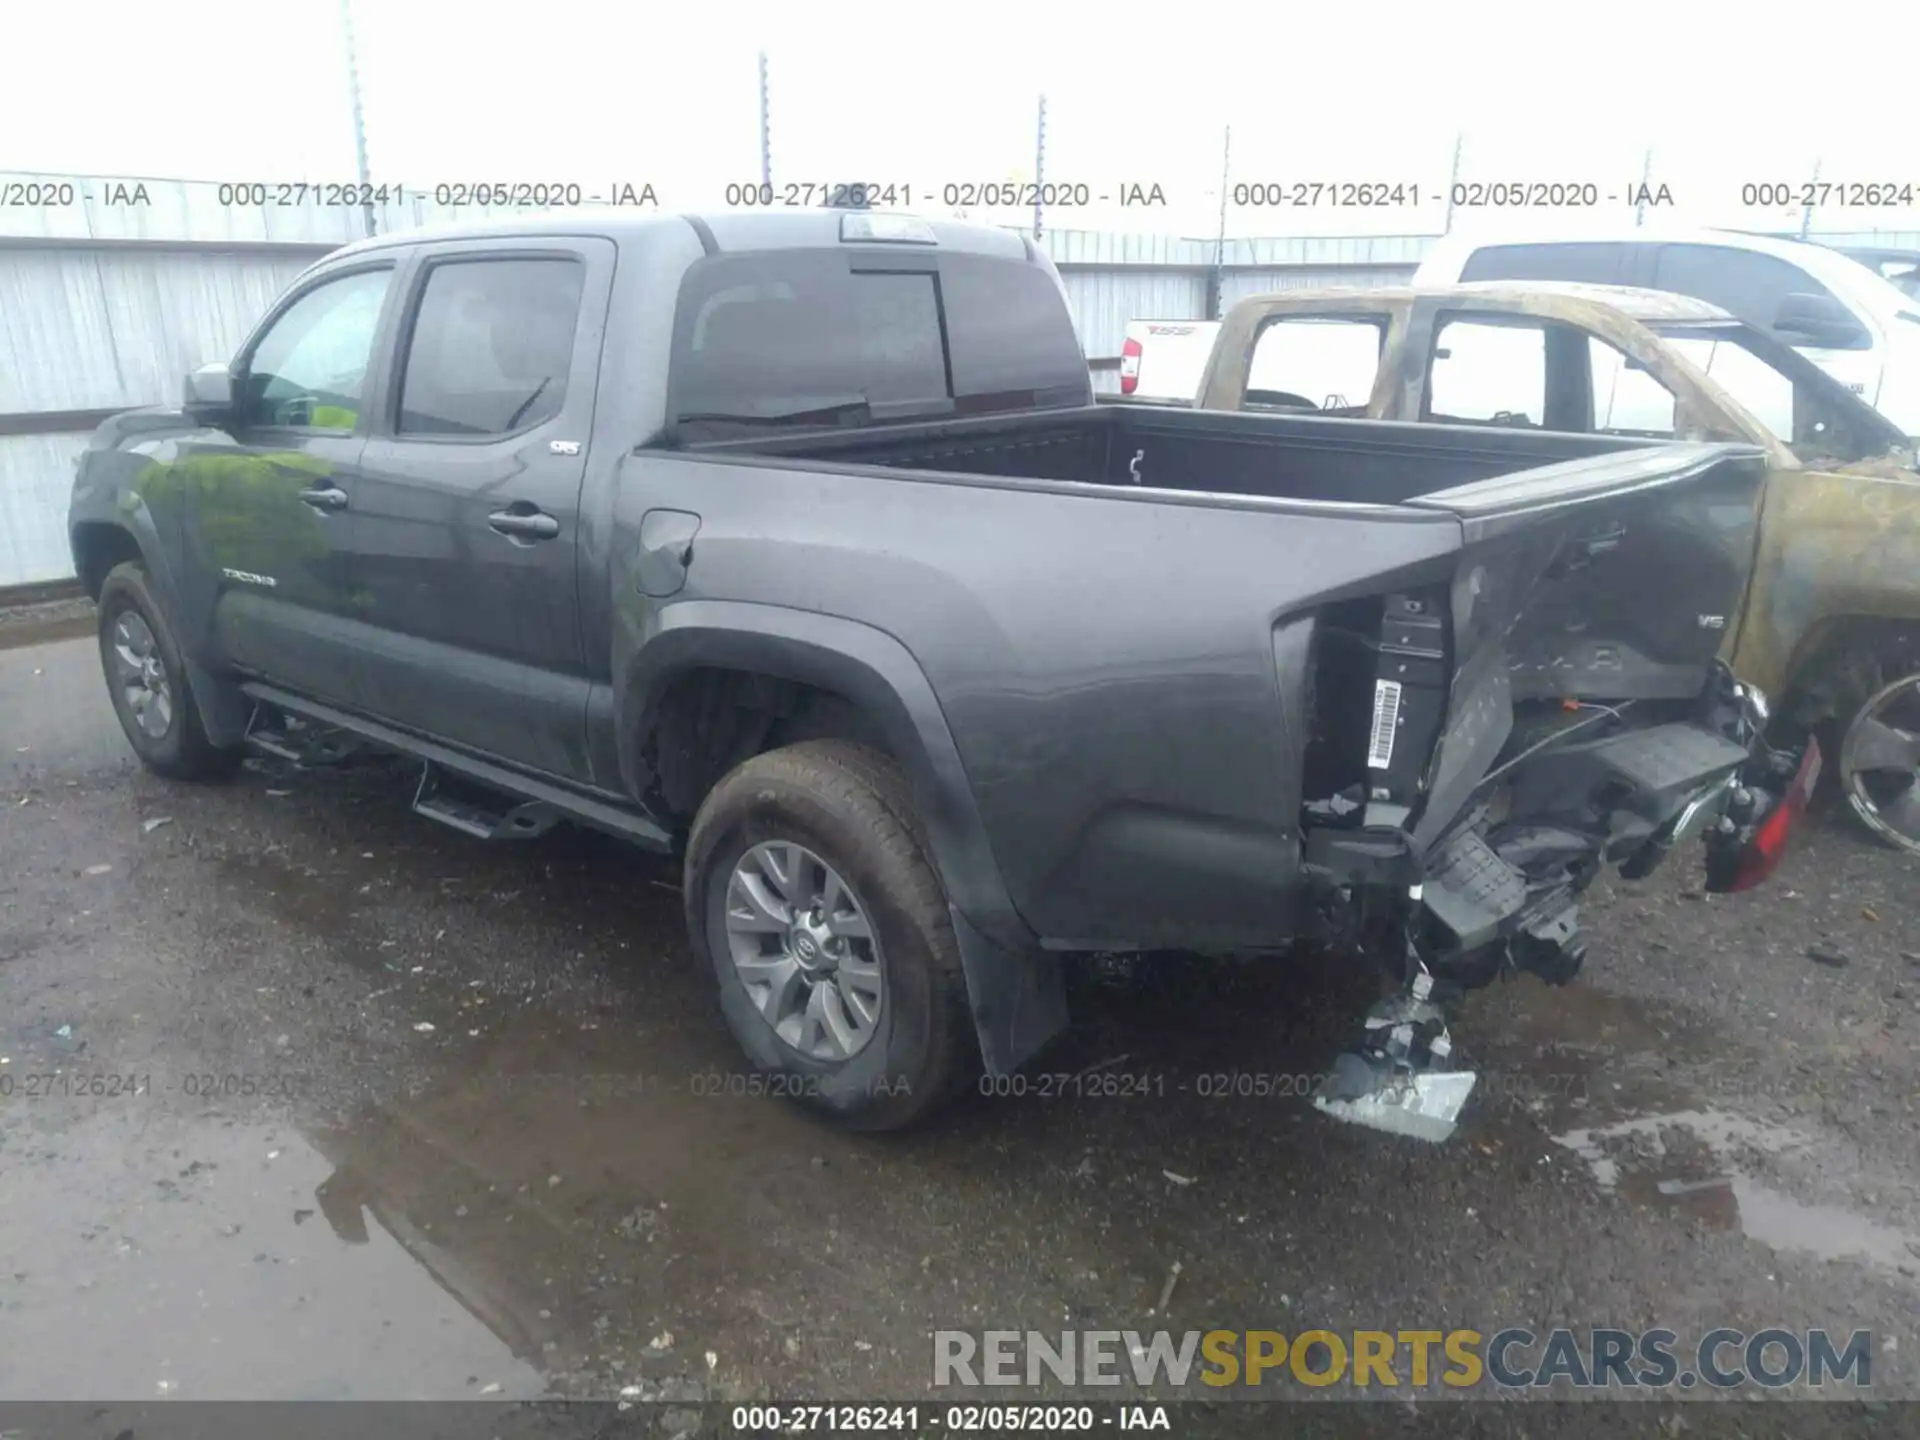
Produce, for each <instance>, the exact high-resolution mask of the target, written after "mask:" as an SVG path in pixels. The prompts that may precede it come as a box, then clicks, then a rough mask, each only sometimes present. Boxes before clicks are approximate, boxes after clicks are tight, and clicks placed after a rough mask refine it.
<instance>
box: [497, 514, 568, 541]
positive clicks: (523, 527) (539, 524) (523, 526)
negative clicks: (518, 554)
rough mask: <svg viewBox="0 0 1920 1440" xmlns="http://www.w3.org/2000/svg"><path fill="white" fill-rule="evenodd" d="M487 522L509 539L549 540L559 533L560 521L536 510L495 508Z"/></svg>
mask: <svg viewBox="0 0 1920 1440" xmlns="http://www.w3.org/2000/svg"><path fill="white" fill-rule="evenodd" d="M487 524H488V525H490V526H491V527H492V528H493V529H495V530H497V531H498V532H499V533H500V534H502V535H505V536H506V537H507V538H508V539H510V540H551V539H553V537H554V536H556V535H558V534H559V533H560V522H559V521H558V520H556V519H554V518H553V516H551V515H544V514H542V513H541V512H540V511H538V510H534V511H519V510H496V511H494V512H493V514H491V515H489V516H488V517H487Z"/></svg>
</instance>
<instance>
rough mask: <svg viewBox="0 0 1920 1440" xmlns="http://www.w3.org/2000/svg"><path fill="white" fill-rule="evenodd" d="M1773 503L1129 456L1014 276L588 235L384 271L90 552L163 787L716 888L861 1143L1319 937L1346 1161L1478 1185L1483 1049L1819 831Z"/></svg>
mask: <svg viewBox="0 0 1920 1440" xmlns="http://www.w3.org/2000/svg"><path fill="white" fill-rule="evenodd" d="M1765 476H1766V460H1765V457H1764V456H1763V455H1762V453H1761V452H1760V451H1759V450H1758V449H1757V448H1755V447H1753V446H1748V445H1737V444H1679V445H1675V444H1662V445H1655V444H1648V443H1644V442H1640V441H1636V440H1631V439H1620V438H1613V437H1604V436H1573V435H1558V434H1548V433H1520V432H1510V433H1509V432H1501V433H1494V432H1489V431H1485V430H1474V431H1456V430H1451V429H1446V428H1441V427H1430V426H1418V425H1395V424H1383V423H1377V422H1368V421H1351V422H1349V421H1334V420H1325V419H1318V418H1315V419H1300V418H1294V417H1289V416H1278V415H1274V416H1269V415H1251V414H1237V415H1230V414H1208V413H1203V412H1199V411H1175V410H1161V409H1153V408H1147V407H1138V408H1135V407H1129V406H1112V405H1098V406H1096V405H1095V404H1094V403H1093V400H1092V395H1091V393H1090V384H1089V377H1088V372H1087V368H1086V364H1085V360H1084V357H1083V354H1082V352H1081V349H1080V346H1079V344H1078V341H1077V339H1076V336H1075V332H1074V328H1073V323H1072V320H1071V318H1070V315H1069V313H1068V310H1067V306H1066V303H1065V299H1064V295H1063V292H1062V290H1061V287H1060V283H1059V279H1058V277H1057V275H1056V274H1055V272H1054V270H1053V268H1052V266H1051V265H1050V264H1049V263H1048V261H1047V260H1046V259H1045V257H1044V256H1043V255H1041V254H1040V253H1039V252H1038V251H1037V250H1036V249H1035V247H1034V246H1033V245H1032V244H1031V243H1030V242H1029V241H1028V240H1026V239H1025V238H1024V237H1022V236H1020V235H1018V234H1015V233H1011V232H1006V231H1000V230H993V229H987V228H982V227H977V226H968V225H962V224H952V223H945V222H937V221H922V220H918V219H914V218H911V217H905V216H893V215H885V214H878V213H874V212H867V211H846V212H842V211H833V210H825V211H814V212H791V213H786V214H765V213H761V214H752V213H748V214H733V215H721V216H712V217H708V218H698V217H662V216H650V217H645V218H641V217H624V216H618V215H614V216H596V215H592V214H589V213H584V212H582V213H570V214H565V215H561V216H555V217H540V218H519V219H516V220H514V221H513V222H512V223H510V224H505V225H497V226H469V227H462V228H452V229H442V230H429V231H418V232H413V233H402V234H395V235H389V236H383V237H380V238H378V239H374V240H369V241H365V242H362V243H359V244H356V245H352V246H349V247H348V248H346V249H344V250H340V251H338V252H336V253H334V254H332V255H330V256H328V257H327V258H326V259H324V260H323V261H321V262H320V263H318V264H317V265H315V266H314V267H313V268H312V269H311V270H309V271H308V272H307V273H306V274H305V275H303V276H302V277H301V278H300V279H299V280H298V281H297V282H296V283H295V284H294V285H293V286H292V287H291V289H290V290H289V291H288V292H287V293H286V295H285V296H284V297H283V298H282V299H281V300H280V301H279V302H278V303H277V304H276V305H275V306H274V307H273V309H272V310H271V311H270V313H269V314H268V315H267V316H266V318H265V319H264V320H263V321H262V322H261V324H260V325H259V326H258V328H257V329H256V330H255V332H254V333H253V335H252V336H251V338H249V339H248V340H247V341H246V342H245V344H244V345H243V346H242V347H241V349H240V351H239V353H238V354H237V356H235V357H234V359H233V360H232V362H231V363H230V364H227V363H221V364H218V365H214V366H209V367H206V368H204V369H202V370H198V371H195V372H194V373H193V374H192V375H191V376H189V377H188V381H187V387H186V399H185V403H184V406H183V407H182V408H179V409H155V410H142V411H134V412H130V413H128V414H125V415H122V416H118V417H116V418H114V419H112V420H110V421H108V422H107V423H106V424H104V425H103V426H102V427H101V428H100V430H99V432H98V433H97V435H96V436H95V437H94V440H93V443H92V446H91V448H90V449H89V450H88V451H87V452H86V454H85V455H84V457H83V458H82V460H81V462H80V466H79V473H78V476H77V479H76V482H75V486H74V493H73V501H72V510H71V534H72V543H73V555H74V561H75V565H76V567H77V570H78V573H79V574H80V576H81V577H82V578H83V579H84V581H85V584H86V587H87V589H88V591H89V592H90V593H91V594H93V595H94V596H95V597H96V598H97V599H98V602H99V615H100V649H101V658H102V662H103V664H104V666H105V671H106V677H107V681H108V685H109V688H110V691H111V694H112V698H113V703H114V705H115V707H116V709H117V711H118V713H119V716H120V720H121V723H122V725H123V726H124V727H125V730H126V733H127V737H128V739H129V740H130V741H131V743H132V745H133V747H134V749H135V750H136V751H138V752H139V755H140V756H141V758H142V759H143V760H144V761H145V762H146V763H147V764H148V765H149V766H150V767H152V768H153V769H154V770H156V771H158V772H160V773H162V774H165V775H170V776H180V777H201V776H211V775H217V774H220V773H222V772H225V771H228V770H230V769H232V768H233V766H234V765H235V764H236V763H237V760H238V757H239V756H240V755H241V753H242V752H243V751H244V750H245V749H247V748H248V747H251V748H254V749H257V750H263V751H266V752H269V753H271V754H275V755H278V756H281V757H283V758H286V759H291V760H295V761H298V762H301V763H306V764H315V765H317V764H322V763H325V762H327V761H329V760H332V759H335V758H338V757H340V756H342V755H344V754H346V753H348V752H350V751H351V750H353V749H356V748H365V747H371V748H374V749H377V750H382V751H387V752H398V753H399V754H401V755H403V756H407V757H411V758H412V759H413V760H414V761H417V762H418V789H417V792H416V795H415V800H414V805H415V808H416V809H417V810H418V811H419V812H420V813H421V814H423V815H425V816H428V817H431V818H433V819H436V820H439V821H442V822H444V823H446V824H449V825H452V826H455V827H457V828H458V829H460V830H463V831H466V832H468V833H469V834H472V835H474V836H476V837H481V838H520V837H530V836H533V835H537V834H538V833H540V832H541V831H542V830H544V829H546V828H547V827H548V826H550V825H552V824H553V823H555V822H556V821H559V820H568V821H572V822H576V823H584V824H587V825H591V826H597V827H599V828H601V829H603V830H607V831H611V832H613V833H615V834H617V835H621V836H625V837H628V838H629V839H631V840H634V841H636V842H638V843H640V844H641V845H644V846H649V847H652V848H654V849H657V850H661V851H674V852H676V853H679V854H681V855H683V856H684V886H683V889H684V893H685V900H686V913H687V923H688V929H689V933H690V936H691V941H692V947H693V950H694V952H695V953H696V955H698V956H699V957H700V959H701V961H702V963H703V964H704V965H706V966H708V967H710V969H711V973H712V978H713V980H714V982H715V984H716V986H717V987H718V992H719V997H720V1002H721V1009H722V1011H723V1013H724V1016H725V1018H726V1020H727V1022H728V1024H729V1026H730V1027H731V1029H732V1031H733V1033H734V1035H735V1036H736V1038H737V1039H738V1041H739V1043H740V1045H741V1046H742V1048H743V1049H744V1050H745V1052H746V1053H747V1055H748V1056H749V1057H750V1059H751V1061H752V1062H753V1063H754V1064H755V1065H756V1066H758V1067H761V1068H762V1069H764V1070H766V1071H768V1072H777V1073H779V1074H782V1075H785V1076H788V1077H792V1079H793V1082H794V1083H793V1084H792V1085H791V1086H788V1087H783V1088H790V1089H792V1090H793V1091H795V1092H797V1093H799V1094H800V1096H801V1098H803V1099H805V1100H806V1101H808V1102H810V1103H811V1104H812V1105H813V1106H814V1107H815V1108H817V1109H819V1110H821V1111H823V1112H826V1113H828V1114H829V1115H831V1116H833V1117H835V1118H837V1119H839V1120H840V1121H842V1122H843V1123H847V1124H851V1125H859V1126H865V1127H871V1128H883V1127H893V1126H899V1125H903V1124H906V1123H908V1122H909V1121H911V1120H913V1119H915V1118H917V1117H919V1116H921V1115H922V1114H924V1113H925V1112H926V1111H928V1109H929V1108H930V1107H932V1106H933V1105H935V1104H936V1103H938V1102H939V1101H941V1100H942V1099H944V1098H946V1097H948V1096H950V1095H952V1094H953V1093H955V1092H956V1090H958V1089H960V1088H963V1087H964V1086H965V1085H966V1084H967V1083H968V1081H969V1080H970V1079H971V1077H972V1076H973V1075H974V1074H975V1073H977V1071H978V1069H979V1067H980V1066H981V1065H982V1064H984V1066H985V1067H986V1068H987V1070H988V1071H989V1072H990V1073H993V1074H1000V1073H1005V1072H1007V1071H1009V1070H1011V1069H1012V1068H1013V1067H1016V1066H1018V1065H1020V1064H1022V1063H1025V1062H1026V1061H1027V1060H1028V1059H1029V1058H1030V1057H1031V1056H1032V1055H1034V1054H1035V1052H1036V1051H1037V1050H1038V1049H1039V1047H1041V1046H1042V1045H1044V1044H1045V1043H1046V1042H1047V1041H1048V1040H1049V1039H1050V1038H1052V1037H1053V1036H1054V1035H1055V1034H1056V1033H1058V1032H1059V1031H1060V1030H1061V1029H1062V1028H1063V1026H1064V1024H1065V1021H1066V1010H1065V1000H1064V994H1065V991H1064V987H1063V983H1062V973H1061V968H1062V966H1063V964H1066V963H1070V957H1071V955H1072V954H1073V953H1074V952H1112V951H1124V950H1131V949H1180V950H1187V951H1197V952H1235V953H1244V952H1255V953H1260V952H1270V951H1271V952H1278V951H1282V950H1285V949H1287V948H1289V947H1291V946H1292V945H1294V944H1295V943H1297V942H1300V941H1303V940H1307V941H1318V942H1322V943H1337V944H1341V945H1344V946H1350V947H1352V948H1353V950H1354V951H1355V953H1357V954H1364V955H1366V956H1368V957H1369V958H1370V959H1371V960H1372V961H1376V962H1377V963H1379V964H1381V965H1382V966H1383V967H1384V969H1385V971H1386V973H1387V975H1388V976H1389V977H1390V982H1391V984H1390V986H1389V989H1390V991H1391V993H1390V994H1389V995H1388V998H1387V999H1385V1000H1383V1001H1382V1002H1381V1005H1380V1006H1378V1007H1376V1009H1375V1011H1374V1012H1373V1013H1372V1014H1371V1015H1370V1016H1369V1017H1368V1020H1367V1023H1366V1024H1365V1025H1364V1026H1362V1027H1361V1029H1360V1036H1361V1038H1360V1039H1359V1041H1358V1042H1357V1044H1356V1049H1355V1050H1354V1052H1353V1053H1352V1055H1351V1056H1349V1057H1346V1058H1345V1059H1344V1060H1343V1069H1342V1070H1341V1072H1340V1074H1339V1075H1338V1076H1336V1081H1337V1083H1336V1084H1334V1085H1333V1086H1331V1087H1330V1089H1329V1091H1328V1093H1326V1094H1324V1095H1323V1096H1322V1097H1321V1103H1322V1104H1323V1108H1327V1109H1329V1110H1330V1111H1332V1112H1333V1113H1335V1114H1339V1115H1343V1116H1344V1117H1345V1118H1354V1119H1360V1120H1363V1121H1365V1122H1366V1123H1374V1124H1380V1125H1383V1126H1385V1127H1386V1128H1398V1129H1401V1130H1404V1131H1411V1132H1414V1133H1429V1134H1444V1133H1445V1132H1446V1131H1447V1130H1449V1129H1450V1128H1451V1124H1452V1117H1453V1115H1454V1114H1456V1113H1457V1111H1458V1108H1459V1102H1460V1101H1461V1100H1463V1099H1464V1098H1465V1094H1466V1090H1467V1089H1470V1088H1471V1072H1470V1071H1465V1070H1450V1069H1448V1068H1447V1066H1448V1064H1449V1062H1448V1058H1447V1057H1448V1052H1449V1050H1450V1048H1451V1040H1450V1038H1449V1036H1448V1032H1447V1028H1446V1015H1447V1013H1448V1005H1449V1002H1450V1001H1451V999H1452V998H1453V996H1454V995H1456V994H1457V993H1458V992H1459V991H1460V990H1462V989H1464V988H1467V987H1470V986H1472V985H1476V984H1481V983H1485V982H1486V981H1487V980H1490V979H1492V978H1494V977H1496V976H1498V975H1500V974H1502V973H1505V972H1508V971H1511V970H1514V969H1516V968H1526V969H1531V970H1534V971H1537V972H1539V973H1541V974H1543V975H1545V976H1547V977H1548V978H1550V979H1555V980H1564V979H1565V978H1567V977H1568V976H1570V975H1571V974H1572V972H1573V970H1574V969H1575V968H1577V966H1578V964H1579V961H1580V958H1581V953H1582V948H1583V941H1582V940H1581V938H1580V936H1579V933H1578V923H1577V910H1576V899H1577V897H1578V896H1579V894H1580V892H1581V891H1582V889H1584V887H1585V886H1586V885H1587V884H1588V883H1589V882H1590V881H1591V880H1592V879H1593V877H1594V876H1595V875H1596V874H1597V873H1598V872H1599V870H1600V868H1601V867H1602V866H1603V865H1604V864H1608V863H1614V864H1618V865H1620V866H1622V867H1623V869H1625V870H1626V871H1627V872H1628V873H1636V874H1637V873H1641V872H1644V871H1645V870H1646V869H1648V868H1650V867H1651V866H1652V865H1653V864H1654V863H1656V862H1658V861H1659V860H1660V859H1661V858H1662V857H1663V856H1665V855H1666V854H1667V852H1668V851H1669V850H1670V849H1672V848H1674V847H1675V846H1677V845H1678V844H1679V843H1680V842H1681V841H1682V840H1683V839H1685V838H1687V837H1689V836H1693V835H1696V834H1697V835H1701V836H1703V837H1704V838H1705V840H1706V844H1707V856H1708V859H1709V861H1710V862H1711V861H1712V860H1713V859H1714V857H1715V856H1718V857H1720V860H1721V863H1720V865H1719V866H1718V868H1717V870H1716V868H1715V867H1714V865H1712V864H1711V863H1710V864H1709V874H1710V875H1712V874H1718V875H1719V876H1720V877H1721V878H1720V879H1719V880H1718V881H1714V882H1711V883H1715V884H1718V885H1720V886H1721V888H1729V889H1732V888H1740V887H1743V886H1745V885H1748V884H1751V883H1754V882H1755V881H1756V880H1757V879H1759V878H1760V877H1761V876H1762V875H1763V874H1764V872H1765V869H1766V868H1767V863H1768V862H1769V861H1770V860H1771V859H1772V858H1774V857H1776V856H1777V853H1778V849H1779V845H1780V844H1781V843H1782V842H1783V840H1784V838H1785V833H1786V828H1787V825H1788V824H1789V823H1790V821H1791V819H1792V817H1793V816H1794V815H1796V814H1797V813H1798V805H1799V802H1800V799H1801V798H1803V797H1802V796H1801V795H1800V793H1799V791H1798V790H1797V789H1796V784H1797V782H1802V781H1804V780H1805V779H1806V778H1807V777H1806V775H1805V774H1804V772H1796V771H1795V769H1794V766H1793V764H1792V762H1791V760H1790V759H1788V758H1786V757H1782V756H1780V755H1776V754H1774V753H1772V752H1771V751H1769V750H1767V749H1766V747H1765V746H1764V744H1763V743H1762V742H1760V741H1759V739H1758V735H1759V733H1760V729H1761V723H1762V719H1763V712H1764V700H1763V698H1762V697H1760V696H1759V695H1757V694H1756V693H1754V692H1752V691H1750V690H1748V689H1747V688H1745V687H1742V686H1740V685H1738V684H1737V683H1736V682H1734V680H1733V679H1732V677H1731V676H1730V675H1729V674H1728V672H1726V670H1725V669H1724V668H1723V667H1721V666H1720V665H1719V663H1718V662H1717V661H1716V658H1715V652H1716V651H1717V650H1718V648H1719V644H1720V640H1721V636H1722V633H1723V630H1722V628H1721V627H1722V626H1723V624H1724V617H1725V616H1727V615H1728V614H1729V613H1731V612H1732V611H1733V610H1734V608H1735V607H1736V606H1737V604H1738V603H1739V599H1740V595H1741V592H1742V588H1743V586H1744V584H1745V582H1746V578H1747V571H1748V567H1749V564H1750V557H1751V555H1752V552H1753V534H1754V525H1755V499H1756V497H1757V496H1758V494H1759V493H1760V489H1761V486H1762V484H1763V483H1764V480H1765ZM1393 987H1397V988H1393ZM1462 1076H1464V1077H1465V1079H1464V1082H1462V1080H1461V1077H1462Z"/></svg>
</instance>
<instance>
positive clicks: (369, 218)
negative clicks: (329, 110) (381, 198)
mask: <svg viewBox="0 0 1920 1440" xmlns="http://www.w3.org/2000/svg"><path fill="white" fill-rule="evenodd" d="M340 39H341V43H342V44H343V45H344V46H345V47H346V52H347V106H348V109H349V110H350V111H351V112H352V116H353V161H354V166H355V168H356V170H357V171H358V178H359V181H360V215H361V220H362V222H363V223H364V224H365V226H366V233H367V234H368V236H372V235H373V234H374V233H375V232H376V231H377V230H378V228H379V226H378V225H377V224H376V223H375V221H374V216H373V172H372V170H371V169H370V168H369V167H368V165H367V123H366V117H365V115H364V113H363V112H362V110H361V108H360V58H359V53H358V50H357V49H356V47H355V45H354V42H353V7H352V5H351V3H350V0H340Z"/></svg>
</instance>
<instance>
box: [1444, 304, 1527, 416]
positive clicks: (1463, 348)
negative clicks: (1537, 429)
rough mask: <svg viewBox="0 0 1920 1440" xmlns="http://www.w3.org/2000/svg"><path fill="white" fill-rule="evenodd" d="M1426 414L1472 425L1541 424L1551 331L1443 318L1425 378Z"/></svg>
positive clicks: (1523, 326) (1521, 325) (1525, 325)
mask: <svg viewBox="0 0 1920 1440" xmlns="http://www.w3.org/2000/svg"><path fill="white" fill-rule="evenodd" d="M1427 411H1428V418H1429V419H1432V420H1438V421H1441V422H1442V423H1454V424H1472V425H1543V424H1545V423H1546V412H1547V336H1546V331H1545V330H1543V329H1542V328H1541V327H1540V326H1539V325H1538V324H1537V323H1535V324H1518V325H1500V324H1490V323H1488V322H1485V321H1480V320H1442V321H1441V324H1440V329H1439V333H1438V334H1437V335H1436V336H1435V337H1434V346H1433V368H1432V371H1431V373H1430V375H1429V378H1428V382H1427Z"/></svg>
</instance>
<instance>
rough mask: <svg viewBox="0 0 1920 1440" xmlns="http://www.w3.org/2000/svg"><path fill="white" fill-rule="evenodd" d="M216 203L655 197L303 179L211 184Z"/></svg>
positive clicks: (536, 202) (560, 187)
mask: <svg viewBox="0 0 1920 1440" xmlns="http://www.w3.org/2000/svg"><path fill="white" fill-rule="evenodd" d="M214 198H215V199H216V200H218V201H219V203H220V204H222V205H252V206H266V207H268V208H271V209H288V208H293V207H301V206H313V207H315V208H318V209H327V208H332V207H339V206H354V205H404V204H405V203H406V202H407V201H409V200H414V201H421V202H431V203H433V204H435V205H506V206H516V207H526V208H533V209H549V208H553V209H571V208H573V207H575V206H580V205H611V206H617V207H622V208H627V209H642V210H657V209H659V208H660V197H659V193H658V192H657V191H656V190H655V189H654V187H653V185H652V183H651V182H649V181H644V180H640V181H635V180H610V181H608V182H606V183H605V184H602V185H592V186H589V185H583V184H581V183H580V182H579V181H577V180H446V181H441V182H440V183H439V184H436V185H401V184H391V185H372V184H357V183H354V182H351V181H348V182H345V183H341V184H316V183H315V182H313V181H308V180H222V181H220V182H219V183H218V184H217V185H215V186H214Z"/></svg>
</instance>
